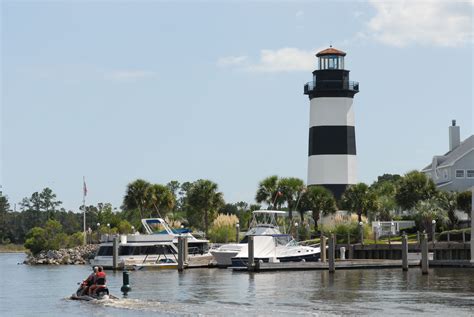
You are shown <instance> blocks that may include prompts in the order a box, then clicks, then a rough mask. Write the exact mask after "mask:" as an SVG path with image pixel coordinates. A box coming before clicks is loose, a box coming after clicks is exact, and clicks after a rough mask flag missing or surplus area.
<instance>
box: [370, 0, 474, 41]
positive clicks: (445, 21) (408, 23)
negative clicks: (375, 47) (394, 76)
mask: <svg viewBox="0 0 474 317" xmlns="http://www.w3.org/2000/svg"><path fill="white" fill-rule="evenodd" d="M370 4H371V5H372V6H373V7H374V8H375V10H376V14H375V16H374V17H373V18H372V19H370V21H369V22H368V24H367V26H368V32H369V34H368V36H370V37H372V38H375V39H376V40H377V41H380V42H382V43H384V44H387V45H391V46H398V47H403V46H407V45H409V44H414V43H419V44H423V45H435V46H444V47H453V46H462V45H464V44H468V43H472V39H473V30H472V22H473V16H472V10H473V5H474V1H472V0H471V1H463V2H461V1H440V0H424V1H406V0H401V1H377V0H370Z"/></svg>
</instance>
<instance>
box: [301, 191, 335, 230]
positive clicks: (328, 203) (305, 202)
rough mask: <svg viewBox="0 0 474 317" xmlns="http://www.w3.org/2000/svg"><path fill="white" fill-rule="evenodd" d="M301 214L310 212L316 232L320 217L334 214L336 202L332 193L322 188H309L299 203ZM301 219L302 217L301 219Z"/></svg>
mask: <svg viewBox="0 0 474 317" xmlns="http://www.w3.org/2000/svg"><path fill="white" fill-rule="evenodd" d="M299 210H300V211H301V212H304V211H307V210H311V213H312V216H313V220H314V228H315V230H317V228H318V221H319V218H320V217H321V215H324V216H325V215H328V214H332V213H335V212H336V210H337V207H336V200H335V199H334V196H333V195H332V193H331V192H330V191H329V190H327V189H326V188H325V187H322V186H310V187H309V188H308V189H307V190H306V191H305V192H304V193H303V194H302V195H301V199H300V203H299ZM301 219H303V217H302V218H301Z"/></svg>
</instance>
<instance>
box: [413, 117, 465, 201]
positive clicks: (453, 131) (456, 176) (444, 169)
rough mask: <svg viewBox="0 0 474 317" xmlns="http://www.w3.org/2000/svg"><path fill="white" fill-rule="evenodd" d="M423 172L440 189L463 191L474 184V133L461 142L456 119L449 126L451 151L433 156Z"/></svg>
mask: <svg viewBox="0 0 474 317" xmlns="http://www.w3.org/2000/svg"><path fill="white" fill-rule="evenodd" d="M422 172H423V173H425V174H426V176H428V177H429V178H431V179H432V180H433V181H434V183H435V184H436V186H437V187H438V188H439V189H440V190H444V191H457V192H462V191H466V190H469V189H470V188H471V187H472V186H474V135H471V136H470V137H468V138H467V139H465V140H464V141H462V142H461V137H460V128H459V126H456V120H453V121H452V125H451V126H450V127H449V151H448V152H447V153H445V154H444V155H436V156H433V160H432V162H431V164H430V165H428V166H426V167H425V168H424V169H423V170H422Z"/></svg>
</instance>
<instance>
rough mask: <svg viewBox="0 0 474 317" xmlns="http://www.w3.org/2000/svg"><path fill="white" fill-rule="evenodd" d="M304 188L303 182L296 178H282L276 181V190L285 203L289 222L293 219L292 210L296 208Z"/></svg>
mask: <svg viewBox="0 0 474 317" xmlns="http://www.w3.org/2000/svg"><path fill="white" fill-rule="evenodd" d="M304 188H305V186H304V182H303V180H301V179H299V178H296V177H284V178H281V179H280V180H279V181H278V189H279V190H280V193H281V194H282V198H283V199H284V200H285V201H286V204H287V207H288V216H289V218H290V220H291V219H292V218H293V209H294V208H295V207H296V204H297V203H298V198H300V195H301V193H302V191H303V190H304ZM301 220H303V218H301Z"/></svg>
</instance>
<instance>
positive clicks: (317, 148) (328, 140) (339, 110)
mask: <svg viewBox="0 0 474 317" xmlns="http://www.w3.org/2000/svg"><path fill="white" fill-rule="evenodd" d="M344 56H346V53H345V52H343V51H340V50H337V49H335V48H333V47H329V48H327V49H325V50H322V51H321V52H319V53H317V54H316V57H317V58H318V69H317V70H315V71H313V80H312V81H310V82H309V83H307V84H306V85H305V86H304V94H305V95H308V97H309V100H310V111H309V147H308V181H307V185H308V186H312V185H321V186H324V187H326V188H327V189H329V190H330V191H331V192H332V193H333V194H334V196H335V197H336V198H340V197H341V195H342V193H343V192H344V191H345V189H346V188H347V186H348V185H350V184H355V183H356V182H357V173H356V172H357V171H356V139H355V121H354V110H353V105H352V102H353V99H354V95H355V94H356V93H358V92H359V83H357V82H353V81H349V71H348V70H346V69H345V68H344Z"/></svg>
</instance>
